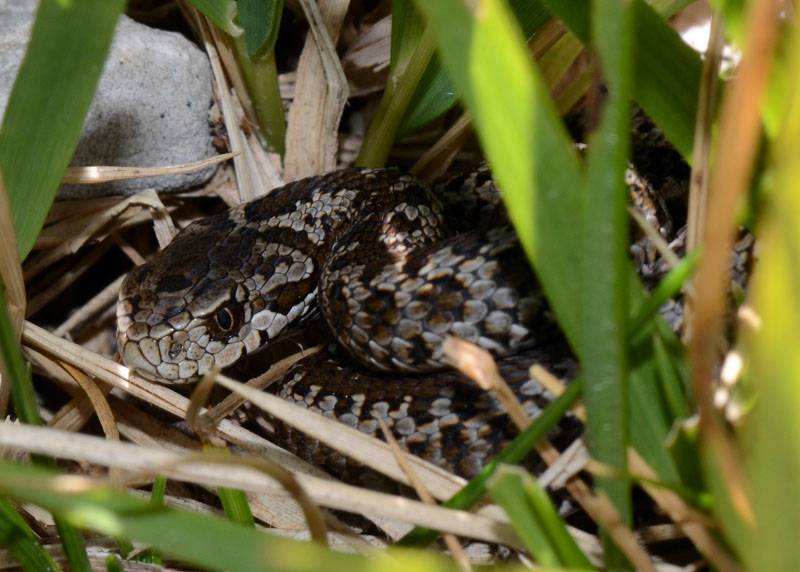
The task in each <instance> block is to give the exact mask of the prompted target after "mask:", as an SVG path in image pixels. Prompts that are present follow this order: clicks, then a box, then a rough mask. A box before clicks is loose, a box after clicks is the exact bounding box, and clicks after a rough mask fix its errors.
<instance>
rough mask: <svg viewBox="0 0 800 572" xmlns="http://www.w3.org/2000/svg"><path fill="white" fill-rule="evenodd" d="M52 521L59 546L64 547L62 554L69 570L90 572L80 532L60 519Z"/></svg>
mask: <svg viewBox="0 0 800 572" xmlns="http://www.w3.org/2000/svg"><path fill="white" fill-rule="evenodd" d="M54 520H55V523H56V530H57V531H58V539H59V540H60V541H61V546H63V547H64V554H65V555H66V556H67V560H68V561H69V564H70V568H72V570H73V572H91V570H92V565H91V564H90V563H89V555H88V554H86V546H85V545H84V543H83V535H82V534H81V531H80V530H78V528H76V527H74V526H72V524H70V523H69V522H68V521H66V520H65V519H63V518H61V517H58V518H55V519H54Z"/></svg>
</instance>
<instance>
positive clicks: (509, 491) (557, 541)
mask: <svg viewBox="0 0 800 572" xmlns="http://www.w3.org/2000/svg"><path fill="white" fill-rule="evenodd" d="M488 487H489V491H490V492H491V493H492V496H493V497H494V498H495V500H496V501H497V502H498V503H499V504H500V506H502V507H503V509H504V510H505V511H506V513H507V514H508V517H509V519H511V524H512V525H513V526H514V530H515V531H516V532H517V535H518V536H519V537H520V539H521V540H522V541H523V542H524V543H525V546H526V547H527V548H528V550H529V551H530V553H531V554H532V555H533V556H534V557H535V558H536V560H537V562H538V563H539V564H541V565H543V566H552V567H556V566H561V567H564V568H569V569H575V570H594V567H593V566H592V565H591V563H590V562H589V560H588V559H587V558H586V555H585V554H584V553H583V552H581V550H580V548H578V545H577V544H576V543H575V540H574V539H573V538H572V536H570V534H569V532H568V531H567V529H566V527H565V525H564V521H563V520H562V519H561V517H560V516H559V515H558V512H557V511H556V509H555V507H553V501H551V500H550V497H548V496H547V493H546V492H545V491H544V489H542V488H541V487H540V486H539V484H538V483H537V482H536V480H535V479H533V478H531V476H530V474H528V473H527V472H526V471H524V470H523V469H520V468H519V467H511V466H508V465H502V466H501V467H499V469H498V470H497V472H496V473H495V474H494V476H493V477H492V478H491V480H490V481H489V483H488Z"/></svg>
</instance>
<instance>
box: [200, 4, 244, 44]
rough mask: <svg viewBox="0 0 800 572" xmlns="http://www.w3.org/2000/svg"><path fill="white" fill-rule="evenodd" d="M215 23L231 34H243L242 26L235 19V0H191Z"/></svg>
mask: <svg viewBox="0 0 800 572" xmlns="http://www.w3.org/2000/svg"><path fill="white" fill-rule="evenodd" d="M189 1H190V2H191V3H192V5H193V6H194V7H195V8H197V10H198V11H200V12H201V13H202V14H203V15H204V16H206V17H207V18H208V19H209V20H211V21H212V22H214V25H215V26H216V27H217V28H219V29H220V30H222V31H223V32H225V33H226V34H228V35H229V36H234V37H236V36H241V35H242V32H243V30H242V28H241V27H240V26H237V25H236V23H235V22H234V21H233V17H234V15H235V14H236V2H235V1H234V0H189Z"/></svg>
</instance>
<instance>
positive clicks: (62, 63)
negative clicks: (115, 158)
mask: <svg viewBox="0 0 800 572" xmlns="http://www.w3.org/2000/svg"><path fill="white" fill-rule="evenodd" d="M124 5H125V2H124V0H107V1H104V2H95V1H93V0H72V1H71V2H62V1H59V0H42V2H41V3H40V5H39V11H38V12H37V16H36V21H35V23H34V25H33V32H32V36H31V40H30V43H29V44H28V49H27V52H26V53H25V59H24V60H23V61H22V65H21V67H20V69H19V73H18V74H17V79H16V82H15V84H14V89H13V90H12V92H11V96H10V98H9V100H8V107H7V108H6V113H5V118H4V119H3V124H2V126H0V173H2V176H3V180H4V182H5V186H6V189H7V191H8V198H9V202H10V203H11V214H12V218H13V221H14V230H15V231H16V233H17V242H18V244H19V252H20V258H23V259H24V258H25V256H27V254H28V253H29V252H30V250H31V248H32V247H33V243H34V241H35V240H36V236H37V235H38V234H39V230H40V229H41V228H42V225H43V224H44V220H45V217H46V216H47V212H48V210H49V209H50V205H51V204H52V202H53V199H54V197H55V194H56V191H57V190H58V186H59V184H60V182H61V177H62V175H63V174H64V170H65V169H66V167H67V165H68V164H69V161H70V159H71V158H72V154H73V152H74V150H75V145H76V144H77V142H78V137H79V136H80V133H81V128H82V126H83V120H84V117H85V116H86V112H87V110H88V109H89V104H90V103H91V101H92V96H93V94H94V89H95V86H96V85H97V80H98V79H99V77H100V73H101V71H102V70H103V62H104V61H105V58H106V53H107V52H108V47H109V45H110V43H111V37H112V36H113V33H114V26H115V24H116V22H117V17H118V16H119V13H120V11H121V10H122V8H123V7H124Z"/></svg>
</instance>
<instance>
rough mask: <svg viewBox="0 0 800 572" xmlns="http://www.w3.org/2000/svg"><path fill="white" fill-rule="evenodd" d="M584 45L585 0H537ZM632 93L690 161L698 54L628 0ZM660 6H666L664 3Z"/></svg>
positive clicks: (648, 10) (639, 1)
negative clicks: (632, 75)
mask: <svg viewBox="0 0 800 572" xmlns="http://www.w3.org/2000/svg"><path fill="white" fill-rule="evenodd" d="M542 1H543V2H544V4H545V5H546V6H547V7H548V8H549V9H550V10H551V11H552V12H553V14H554V15H555V16H557V17H558V18H560V19H561V20H562V21H563V22H564V24H565V25H566V26H567V27H568V28H569V29H570V31H571V32H572V33H573V34H575V35H576V36H577V37H578V38H579V39H580V40H581V41H582V42H583V43H584V44H585V45H589V43H590V35H589V14H590V9H589V0H542ZM632 4H633V17H634V25H633V33H634V39H633V42H634V45H635V46H636V49H635V50H634V52H633V62H634V75H635V77H636V82H635V83H634V85H633V97H634V99H635V100H636V101H637V102H638V103H639V105H641V106H642V108H643V109H644V110H645V111H646V112H647V114H648V115H649V116H650V117H651V118H652V119H653V121H655V122H656V123H657V124H658V126H659V127H660V128H661V129H662V130H663V131H664V133H665V134H666V135H667V137H668V138H669V140H670V142H671V143H672V144H673V145H674V146H675V147H676V148H677V149H678V151H680V152H681V154H682V155H683V156H684V158H685V159H686V160H687V161H690V162H691V158H692V145H693V142H694V124H695V116H696V114H697V94H698V91H699V87H700V71H701V62H700V57H699V56H698V55H697V54H696V53H695V52H694V51H693V50H692V49H691V48H690V47H689V46H687V45H686V44H685V43H684V42H683V41H682V40H681V38H680V36H678V33H677V32H675V30H673V29H672V28H671V27H670V26H669V25H668V24H667V23H666V22H664V20H663V19H662V18H661V16H659V15H658V13H656V12H655V10H653V8H651V7H650V6H648V5H647V4H646V3H645V2H643V1H642V0H633V2H632ZM664 9H667V10H669V9H671V8H670V7H669V6H664Z"/></svg>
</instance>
